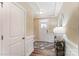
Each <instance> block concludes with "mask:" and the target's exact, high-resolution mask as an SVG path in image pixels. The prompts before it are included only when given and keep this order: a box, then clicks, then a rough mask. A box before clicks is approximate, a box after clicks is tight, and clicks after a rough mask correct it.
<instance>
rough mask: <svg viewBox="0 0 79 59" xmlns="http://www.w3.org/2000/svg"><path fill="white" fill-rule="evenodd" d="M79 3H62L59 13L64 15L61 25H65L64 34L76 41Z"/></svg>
mask: <svg viewBox="0 0 79 59" xmlns="http://www.w3.org/2000/svg"><path fill="white" fill-rule="evenodd" d="M78 5H79V3H72V2H71V3H64V5H63V7H62V9H61V14H63V15H64V19H63V26H65V27H66V35H67V37H68V39H69V40H70V41H71V42H73V43H75V44H77V43H78V38H79V37H78V36H79V34H78V26H79V24H78V22H79V11H78V10H79V6H78Z"/></svg>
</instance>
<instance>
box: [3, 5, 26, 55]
mask: <svg viewBox="0 0 79 59" xmlns="http://www.w3.org/2000/svg"><path fill="white" fill-rule="evenodd" d="M24 21H25V15H24V11H23V10H22V9H21V8H19V7H18V6H16V5H14V4H12V3H4V4H3V45H2V46H3V49H2V53H3V54H2V55H13V56H14V55H16V56H18V55H19V56H20V55H21V56H22V55H24V39H23V37H24V24H25V23H24Z"/></svg>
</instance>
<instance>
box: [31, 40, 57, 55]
mask: <svg viewBox="0 0 79 59" xmlns="http://www.w3.org/2000/svg"><path fill="white" fill-rule="evenodd" d="M55 55H56V54H55V49H54V43H51V42H44V41H36V42H34V51H33V52H32V54H31V56H55Z"/></svg>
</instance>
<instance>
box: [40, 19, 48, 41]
mask: <svg viewBox="0 0 79 59" xmlns="http://www.w3.org/2000/svg"><path fill="white" fill-rule="evenodd" d="M47 23H48V20H47V19H41V20H39V38H40V41H47V42H48V41H49V37H48V30H47Z"/></svg>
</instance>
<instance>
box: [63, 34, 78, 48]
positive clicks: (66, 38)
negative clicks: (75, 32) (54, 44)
mask: <svg viewBox="0 0 79 59" xmlns="http://www.w3.org/2000/svg"><path fill="white" fill-rule="evenodd" d="M64 38H65V41H67V42H69V43H70V44H71V45H73V46H74V47H75V48H78V45H77V44H75V43H73V42H72V41H70V40H69V39H68V37H67V35H64Z"/></svg>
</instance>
